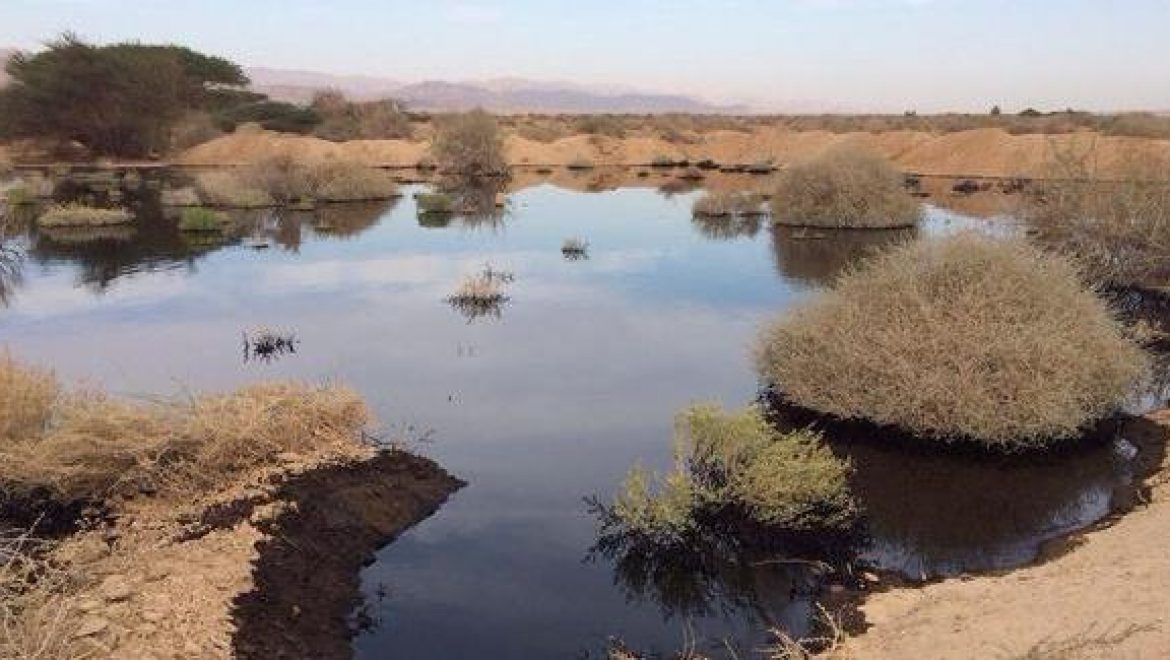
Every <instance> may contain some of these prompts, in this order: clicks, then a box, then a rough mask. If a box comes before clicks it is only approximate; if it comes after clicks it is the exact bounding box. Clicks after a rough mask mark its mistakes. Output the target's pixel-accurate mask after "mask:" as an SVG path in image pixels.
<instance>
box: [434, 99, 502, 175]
mask: <svg viewBox="0 0 1170 660" xmlns="http://www.w3.org/2000/svg"><path fill="white" fill-rule="evenodd" d="M435 129H436V133H435V139H434V142H433V143H432V144H431V155H433V156H434V158H435V160H436V161H437V162H438V163H439V167H441V168H443V169H444V170H446V171H448V172H451V173H456V174H461V175H465V176H473V177H475V176H500V175H503V174H506V173H507V170H508V167H507V163H506V162H505V161H504V138H503V135H502V134H501V132H500V126H499V124H498V123H497V121H496V118H495V117H494V116H492V115H491V114H489V113H488V112H485V111H484V110H472V111H471V112H464V113H459V114H453V115H446V116H443V117H438V118H436V120H435Z"/></svg>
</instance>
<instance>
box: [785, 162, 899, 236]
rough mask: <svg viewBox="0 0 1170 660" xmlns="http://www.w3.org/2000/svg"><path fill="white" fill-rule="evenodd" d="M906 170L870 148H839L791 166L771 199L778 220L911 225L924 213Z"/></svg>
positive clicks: (846, 226)
mask: <svg viewBox="0 0 1170 660" xmlns="http://www.w3.org/2000/svg"><path fill="white" fill-rule="evenodd" d="M902 179H903V177H902V175H901V174H900V173H899V172H898V170H896V169H894V167H893V166H892V165H890V164H889V163H888V162H887V161H886V160H884V159H883V158H881V157H880V156H877V155H875V154H873V153H870V152H867V151H859V150H856V149H852V148H847V147H837V148H834V149H830V150H828V151H826V152H825V153H824V154H822V155H821V156H819V157H817V158H814V159H812V160H808V161H805V162H802V163H795V164H793V165H790V166H789V167H788V168H786V169H785V170H784V171H782V172H781V173H780V175H779V177H778V180H777V184H776V190H775V195H774V197H773V198H772V217H773V218H774V220H775V222H776V223H777V224H782V225H792V226H808V227H832V228H842V229H889V228H893V227H909V226H913V225H915V224H917V223H918V220H919V217H920V216H921V213H922V211H921V207H920V205H919V203H918V202H917V201H916V200H915V199H914V198H913V197H911V196H910V195H909V194H908V193H907V192H906V191H905V190H904V189H903V185H902Z"/></svg>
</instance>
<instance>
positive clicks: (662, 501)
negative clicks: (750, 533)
mask: <svg viewBox="0 0 1170 660" xmlns="http://www.w3.org/2000/svg"><path fill="white" fill-rule="evenodd" d="M675 428H676V433H675V461H676V467H675V469H674V470H673V471H672V472H671V473H669V474H668V475H666V476H665V477H664V478H663V479H662V480H661V482H660V484H659V485H658V487H654V486H653V485H652V484H651V482H652V479H651V477H650V476H649V475H648V474H647V473H646V471H645V470H643V469H642V468H638V467H636V468H634V469H633V470H632V471H631V472H630V474H629V475H628V476H627V478H626V481H625V483H624V485H623V488H622V489H621V491H620V492H619V494H618V495H617V496H616V498H615V500H614V504H613V507H612V509H611V512H612V513H613V514H614V515H615V516H616V517H617V518H618V519H619V520H620V521H621V522H622V523H623V525H624V526H625V527H626V528H627V529H626V531H627V532H628V533H633V534H637V535H640V536H643V537H645V538H647V539H648V540H651V541H653V542H656V543H659V542H669V541H675V540H681V539H682V538H683V537H684V536H685V535H686V534H687V533H689V532H690V531H692V530H694V529H695V528H696V526H697V525H698V524H699V521H701V520H707V519H709V518H710V517H711V516H718V515H720V512H726V511H727V510H728V508H729V507H730V508H732V509H735V510H738V511H740V512H741V513H742V514H743V515H745V516H746V517H747V518H749V519H751V520H753V521H755V523H756V524H759V525H764V526H767V527H772V528H776V529H784V530H788V531H795V532H802V531H815V530H845V529H848V528H850V527H851V526H852V525H853V524H854V523H855V522H856V518H857V514H858V510H857V507H856V505H855V503H854V502H853V499H852V496H851V495H850V494H849V489H848V483H847V481H848V477H849V474H850V471H851V467H850V465H849V463H848V462H846V461H842V460H841V459H838V458H837V457H836V456H834V455H833V453H832V452H831V451H830V450H829V449H828V448H827V447H825V446H824V445H823V444H822V443H821V438H820V436H819V434H817V433H815V432H813V431H809V430H798V431H792V432H789V433H780V432H778V431H776V430H775V429H773V428H772V427H771V426H770V425H769V424H768V422H767V420H765V419H764V416H763V414H762V413H761V412H760V410H759V409H758V408H755V407H749V408H746V409H744V410H741V411H738V412H734V413H727V412H724V411H723V410H722V409H720V408H719V407H718V406H716V405H712V404H704V405H695V406H691V407H690V408H687V409H686V410H684V411H683V412H682V413H680V414H679V416H678V418H677V420H676V425H675Z"/></svg>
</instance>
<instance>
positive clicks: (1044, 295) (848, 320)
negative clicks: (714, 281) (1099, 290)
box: [756, 233, 1147, 450]
mask: <svg viewBox="0 0 1170 660" xmlns="http://www.w3.org/2000/svg"><path fill="white" fill-rule="evenodd" d="M756 362H757V365H758V369H759V371H760V373H761V374H762V375H763V377H764V379H765V380H767V381H768V382H770V383H771V384H772V385H774V386H775V387H776V388H777V389H778V390H779V391H780V392H781V393H782V394H783V395H784V396H785V397H786V398H787V399H788V400H790V401H791V402H793V403H795V404H797V405H799V406H803V407H806V408H810V409H813V410H817V411H820V412H822V413H825V414H829V415H834V416H837V417H841V418H846V419H866V420H870V421H872V422H876V423H878V424H888V425H894V426H898V427H901V428H903V429H905V430H907V431H910V432H913V433H916V434H919V435H922V436H925V437H929V438H935V439H941V440H950V439H955V438H967V439H973V440H976V441H979V442H981V443H984V444H986V445H988V446H992V447H996V448H1000V449H1006V450H1011V449H1019V448H1025V447H1044V446H1048V445H1051V444H1053V443H1054V442H1056V441H1058V440H1062V439H1068V438H1072V437H1074V436H1076V435H1078V434H1079V433H1080V432H1081V431H1082V430H1083V429H1084V428H1085V426H1086V425H1088V424H1090V423H1091V422H1093V421H1095V420H1097V419H1099V418H1101V417H1103V416H1106V415H1108V414H1110V413H1112V412H1113V411H1115V410H1116V409H1117V407H1118V406H1119V404H1120V403H1121V402H1122V401H1123V400H1124V399H1125V398H1126V396H1127V395H1128V394H1129V393H1130V392H1131V390H1132V388H1133V387H1134V385H1135V384H1136V383H1137V382H1138V381H1140V379H1141V378H1142V377H1143V374H1144V373H1145V371H1146V368H1147V359H1146V357H1145V355H1144V353H1143V352H1142V351H1141V350H1140V349H1139V348H1138V347H1137V346H1136V345H1135V344H1134V343H1133V342H1132V341H1130V340H1129V339H1127V338H1126V337H1125V334H1124V332H1123V329H1122V327H1121V325H1120V324H1119V323H1118V322H1117V320H1116V319H1115V318H1114V316H1113V315H1112V313H1111V311H1110V310H1109V309H1108V307H1107V306H1106V305H1105V304H1104V303H1103V302H1102V301H1101V300H1100V299H1099V298H1097V296H1095V295H1094V294H1093V292H1091V291H1089V290H1086V289H1085V288H1084V287H1083V286H1082V285H1081V283H1080V278H1079V274H1078V273H1077V271H1076V270H1075V268H1074V267H1073V266H1072V265H1071V264H1070V263H1069V262H1068V261H1067V260H1066V259H1064V258H1061V257H1059V256H1054V255H1048V254H1045V253H1043V252H1041V251H1039V250H1037V249H1036V248H1034V247H1032V246H1030V245H1029V244H1027V243H1024V242H1022V241H1013V240H997V239H992V238H988V237H984V236H979V235H976V234H970V233H968V234H960V235H956V236H953V237H950V238H945V239H936V240H931V241H920V242H916V243H910V244H907V245H904V246H901V247H898V248H895V249H892V250H890V251H888V252H885V253H883V254H881V255H879V256H877V257H875V258H874V259H873V260H871V261H869V262H866V263H865V264H863V265H862V266H861V267H860V268H858V269H857V270H855V271H852V272H849V273H846V274H845V275H843V276H841V278H839V279H838V280H837V282H836V284H835V286H834V287H833V288H832V289H831V290H828V291H826V292H824V293H822V294H820V295H819V296H818V297H817V298H815V299H813V300H811V301H810V302H808V303H807V304H805V305H803V306H802V307H799V308H797V309H795V310H794V311H792V312H791V313H790V314H788V315H787V316H786V317H784V318H782V319H780V320H779V321H777V322H775V323H774V324H772V325H771V326H770V327H768V328H767V329H766V330H765V331H764V333H763V334H762V336H761V338H760V340H759V344H758V346H757V349H756Z"/></svg>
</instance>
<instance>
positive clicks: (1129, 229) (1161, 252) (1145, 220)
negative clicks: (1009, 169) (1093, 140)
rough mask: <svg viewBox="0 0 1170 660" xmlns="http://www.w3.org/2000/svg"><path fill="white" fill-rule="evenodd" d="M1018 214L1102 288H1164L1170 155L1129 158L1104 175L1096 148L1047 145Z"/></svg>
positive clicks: (1168, 282) (1169, 280) (1168, 283)
mask: <svg viewBox="0 0 1170 660" xmlns="http://www.w3.org/2000/svg"><path fill="white" fill-rule="evenodd" d="M1048 171H1049V173H1048V176H1047V180H1046V181H1045V182H1044V183H1043V184H1041V185H1040V187H1039V188H1038V190H1036V191H1035V192H1034V193H1033V194H1032V195H1030V196H1029V198H1028V200H1027V202H1026V205H1025V209H1024V215H1025V217H1026V219H1027V221H1028V223H1029V227H1030V229H1031V230H1032V232H1033V233H1034V235H1035V237H1036V239H1037V241H1038V242H1040V243H1041V244H1042V245H1045V246H1046V247H1049V248H1052V249H1055V250H1057V251H1059V252H1061V253H1064V254H1068V255H1070V256H1072V257H1073V258H1075V259H1076V260H1077V261H1078V262H1080V263H1081V264H1082V265H1083V267H1084V269H1085V272H1086V274H1087V275H1088V276H1089V277H1090V278H1091V279H1093V280H1094V281H1096V282H1101V283H1103V284H1106V285H1109V286H1121V287H1138V288H1151V289H1162V290H1167V289H1170V156H1167V155H1165V154H1162V153H1156V152H1153V151H1144V152H1139V153H1136V154H1134V155H1131V156H1130V157H1129V158H1128V159H1126V160H1124V161H1123V162H1121V163H1120V164H1119V165H1117V166H1115V167H1112V168H1110V169H1108V170H1105V169H1104V168H1102V167H1101V166H1100V164H1099V163H1098V162H1097V158H1096V153H1095V149H1094V147H1093V146H1092V145H1089V146H1088V147H1087V148H1080V149H1078V148H1076V147H1069V148H1067V149H1058V148H1056V147H1055V146H1053V149H1052V152H1051V155H1050V159H1049V164H1048Z"/></svg>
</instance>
